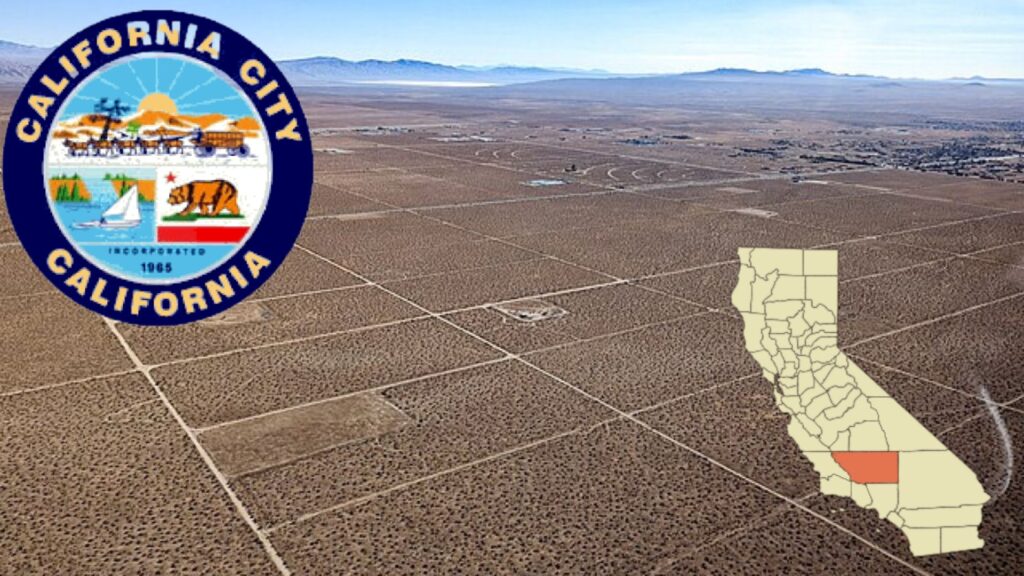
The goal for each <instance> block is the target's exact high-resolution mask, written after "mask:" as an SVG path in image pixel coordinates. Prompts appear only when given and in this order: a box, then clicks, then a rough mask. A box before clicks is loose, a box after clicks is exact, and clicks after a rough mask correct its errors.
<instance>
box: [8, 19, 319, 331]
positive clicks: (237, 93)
mask: <svg viewBox="0 0 1024 576" xmlns="http://www.w3.org/2000/svg"><path fill="white" fill-rule="evenodd" d="M3 178H4V191H5V196H6V200H7V207H8V212H9V213H10V219H11V223H12V224H13V225H14V229H15V231H16V232H17V234H18V237H19V239H20V240H21V243H22V244H23V245H24V247H25V250H27V251H28V254H29V256H31V258H32V261H33V262H35V264H36V266H38V267H39V269H40V270H42V272H43V274H44V275H45V276H46V277H47V278H48V279H49V280H50V281H51V282H53V284H54V285H55V286H57V288H59V289H60V290H61V291H62V292H64V293H65V294H67V295H68V296H69V297H71V298H72V299H73V300H75V301H76V302H78V303H80V304H81V305H83V306H85V307H87V308H89V309H91V310H93V311H95V312H98V313H100V314H102V315H104V316H107V317H108V318H112V319H115V320H119V321H122V322H129V323H133V324H181V323H185V322H192V321H195V320H199V319H202V318H205V317H208V316H211V315H213V314H217V313H219V312H222V311H224V310H226V309H227V308H229V307H231V306H233V305H234V304H237V303H239V302H241V301H242V300H243V299H244V298H246V297H247V296H248V295H250V294H252V292H253V291H254V290H256V289H257V288H258V287H259V286H260V285H262V284H263V283H264V282H266V280H267V279H268V278H269V277H270V276H271V274H273V272H274V270H276V269H277V267H278V266H279V265H280V264H281V262H282V261H283V260H284V259H285V257H286V256H287V254H288V252H289V251H290V250H291V248H292V246H293V244H294V243H295V240H296V238H297V237H298V234H299V230H300V229H301V228H302V223H303V220H304V219H305V216H306V211H307V209H308V207H309V197H310V192H311V189H312V183H313V155H312V149H311V146H310V142H309V129H308V126H307V125H306V120H305V118H304V116H303V114H302V109H301V107H300V105H299V101H298V99H297V98H296V96H295V92H294V91H293V90H292V88H291V87H290V86H289V85H288V83H287V81H286V80H285V78H284V76H283V74H282V73H281V71H280V70H279V69H278V68H277V66H276V65H275V64H274V62H273V61H272V60H271V59H270V58H269V57H267V56H266V55H265V54H264V53H263V52H262V51H261V50H260V49H259V48H257V47H256V46H255V45H253V44H252V43H251V42H249V41H248V40H246V39H245V38H244V37H242V36H240V35H239V34H237V33H236V32H234V31H232V30H231V29H229V28H227V27H225V26H224V25H222V24H220V23H218V22H214V21H212V20H209V19H206V18H202V17H200V16H196V15H193V14H186V13H182V12H171V11H162V10H158V11H141V12H134V13H130V14H124V15H121V16H116V17H113V18H110V19H107V20H104V21H102V22H100V23H98V24H95V25H93V26H90V27H89V28H86V29H85V30H83V31H81V32H80V33H78V34H76V35H75V36H74V37H72V38H71V39H69V40H67V41H66V42H64V43H63V44H62V45H60V46H59V47H58V48H57V49H56V50H54V52H53V53H52V54H51V55H50V56H49V57H48V58H47V59H46V60H45V61H44V62H43V63H42V65H40V67H39V69H38V70H36V72H35V74H33V75H32V78H31V79H30V80H29V81H28V84H27V85H26V87H25V89H24V90H23V92H22V94H21V96H20V98H19V99H18V101H17V103H16V104H15V106H14V108H13V112H12V115H11V118H10V122H9V123H8V128H7V140H6V143H5V145H4V160H3Z"/></svg>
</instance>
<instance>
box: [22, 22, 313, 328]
mask: <svg viewBox="0 0 1024 576" xmlns="http://www.w3.org/2000/svg"><path fill="white" fill-rule="evenodd" d="M155 52H162V53H170V54H181V55H184V56H188V57H191V58H194V59H197V60H199V61H201V62H204V63H207V64H209V65H211V66H213V67H215V68H217V69H219V70H220V71H222V72H223V73H224V74H226V75H228V76H229V77H230V78H231V79H232V80H234V81H235V82H236V83H237V84H238V86H239V87H240V88H241V89H242V91H243V92H244V93H245V94H246V96H247V97H248V98H249V100H250V101H251V102H252V104H253V107H254V108H255V109H256V111H257V113H258V114H259V116H260V120H261V121H262V122H263V125H264V127H265V128H266V132H267V136H268V139H269V146H270V149H271V156H272V159H271V175H272V181H271V184H270V192H269V198H268V200H267V204H266V206H265V208H264V211H263V216H262V218H261V219H260V221H259V222H257V223H256V225H255V230H253V231H252V232H251V233H250V235H249V238H248V239H247V240H246V241H245V242H244V244H242V245H241V246H240V248H239V249H238V250H237V251H236V252H235V253H234V254H233V255H232V256H231V257H230V258H228V259H227V260H226V261H225V262H223V263H221V264H220V265H219V266H217V267H216V268H214V269H212V270H210V271H208V272H206V273H204V274H202V275H200V276H198V277H195V278H191V279H189V280H184V281H180V282H176V283H170V284H146V283H140V282H137V281H134V280H130V279H126V278H121V277H118V276H115V275H112V274H109V273H107V272H105V271H103V270H101V269H99V268H97V267H96V266H94V265H92V264H91V263H90V262H89V261H88V260H87V259H86V258H85V257H84V256H83V255H82V254H80V253H79V252H78V251H77V250H76V249H75V247H74V246H73V245H72V244H71V243H70V242H69V241H68V239H67V238H66V237H65V236H64V234H63V233H62V232H61V230H60V227H59V225H58V223H57V222H56V220H55V219H54V217H53V215H52V213H51V211H50V207H49V204H48V202H49V201H48V199H47V192H46V190H45V182H44V178H43V174H42V170H43V165H44V158H45V154H46V153H47V151H46V143H47V140H48V138H47V136H48V134H49V133H50V130H51V128H52V124H53V122H54V121H55V120H56V118H55V117H56V114H57V111H58V110H60V108H61V106H62V104H63V103H64V101H65V99H66V98H67V97H68V96H69V95H70V94H71V93H72V92H73V91H74V89H75V87H76V86H78V85H79V84H80V83H81V82H82V81H83V80H85V79H86V78H87V77H88V76H89V75H90V74H91V73H92V72H94V71H96V70H99V69H100V68H103V67H104V66H106V65H107V64H110V63H112V62H114V61H117V60H120V59H122V58H125V57H129V56H133V55H140V54H146V53H155ZM3 166H4V171H3V182H4V193H5V197H6V201H7V209H8V212H9V214H10V218H11V223H12V224H13V226H14V229H15V232H16V233H17V235H18V238H19V240H20V241H21V243H22V245H23V246H24V248H25V250H26V251H27V252H28V254H29V256H30V258H31V259H32V261H33V262H34V263H35V265H36V266H37V267H38V268H39V269H40V270H41V271H42V272H43V274H44V275H45V276H46V277H47V279H49V280H50V282H52V283H53V284H54V285H55V286H56V287H57V288H58V289H59V290H60V291H61V292H63V293H64V294H66V295H67V296H68V297H70V298H71V299H73V300H75V301H76V302H78V303H79V304H81V305H83V306H85V307H86V308H88V309H90V310H92V311H94V312H97V313H99V314H102V315H103V316H106V317H108V318H111V319H114V320H117V321H121V322H126V323H131V324H143V325H174V324H183V323H186V322H193V321H196V320H200V319H203V318H206V317H209V316H212V315H214V314H217V313H220V312H222V311H224V310H226V309H227V308H229V307H231V306H233V305H235V304H237V303H239V302H241V301H242V300H243V299H245V298H246V297H248V296H249V295H250V294H252V293H253V292H254V291H255V290H256V289H257V288H259V287H260V286H261V285H262V284H263V283H264V282H266V280H267V279H268V278H269V277H270V276H271V275H272V274H273V273H274V271H275V270H276V269H277V268H278V266H280V265H281V263H282V262H283V261H284V259H285V258H286V257H287V255H288V253H289V252H290V251H291V248H292V246H293V245H294V244H295V240H296V239H297V238H298V235H299V232H300V231H301V229H302V224H303V221H304V220H305V217H306V212H307V210H308V209H309V200H310V194H311V191H312V186H313V152H312V146H311V143H310V133H309V126H308V125H307V123H306V119H305V116H304V114H303V113H302V107H301V105H300V103H299V100H298V97H297V96H296V95H295V92H294V90H293V89H292V88H291V86H290V85H289V84H288V82H287V80H286V79H285V77H284V75H283V74H282V73H281V71H280V70H279V69H278V67H277V65H276V64H274V62H273V60H272V59H271V58H270V57H269V56H267V55H266V54H265V53H263V51H262V50H260V49H259V48H257V47H256V46H255V45H254V44H252V43H251V42H249V41H248V40H247V39H246V38H245V37H243V36H241V35H240V34H238V33H236V32H234V31H233V30H231V29H230V28H227V27H226V26H224V25H222V24H220V23H217V22H215V21H213V20H210V19H208V18H204V17H202V16H198V15H195V14H189V13H185V12H176V11H168V10H145V11H139V12H132V13H127V14H122V15H119V16H114V17H112V18H108V19H106V20H103V21H101V22H98V23H96V24H93V25H92V26H89V27H88V28H86V29H84V30H82V31H81V32H79V33H77V34H75V35H74V36H72V37H71V38H70V39H68V40H67V41H65V42H64V43H62V44H61V45H60V46H58V47H57V48H56V49H55V50H54V51H53V53H51V54H50V55H49V56H48V57H47V58H46V60H44V61H43V63H42V64H41V65H40V66H39V68H38V69H37V70H36V72H35V73H34V74H33V75H32V77H31V78H30V79H29V81H28V83H27V84H26V86H25V88H24V89H23V91H22V93H21V96H20V97H19V98H18V100H17V102H16V103H15V105H14V108H13V110H12V112H11V118H10V122H9V123H8V127H7V137H6V141H5V144H4V151H3Z"/></svg>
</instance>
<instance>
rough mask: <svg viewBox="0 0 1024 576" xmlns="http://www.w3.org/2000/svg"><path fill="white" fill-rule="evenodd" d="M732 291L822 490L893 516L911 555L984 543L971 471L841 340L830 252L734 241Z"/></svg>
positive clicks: (983, 498) (981, 496)
mask: <svg viewBox="0 0 1024 576" xmlns="http://www.w3.org/2000/svg"><path fill="white" fill-rule="evenodd" d="M739 257H740V264H741V266H740V272H739V280H738V282H737V284H736V289H735V290H734V291H733V294H732V303H733V306H735V307H736V308H737V309H738V310H739V311H740V313H741V314H742V315H743V322H744V339H745V341H746V348H747V351H749V352H750V354H751V355H752V356H753V357H754V359H755V360H756V361H757V363H758V364H759V365H760V366H761V368H762V369H763V370H764V372H763V374H764V378H765V379H766V380H768V381H769V382H771V383H772V384H773V387H774V395H775V402H776V405H777V406H778V407H779V409H781V410H782V411H783V412H786V413H787V414H789V415H790V421H789V428H788V431H789V435H790V436H791V437H792V438H793V440H794V441H795V442H796V444H797V446H798V447H799V449H800V451H801V452H802V453H803V455H804V456H805V457H806V458H807V459H808V460H810V461H811V463H812V464H813V465H814V468H815V470H817V471H818V473H819V474H820V476H821V491H822V492H823V493H824V494H830V495H836V496H845V497H848V498H852V499H853V501H854V502H856V503H857V505H859V506H861V507H864V508H869V509H872V510H875V511H876V512H878V515H879V517H882V518H885V519H887V520H888V521H890V522H892V523H893V524H895V525H896V526H898V527H899V528H900V529H901V530H902V531H903V533H904V534H905V535H906V537H907V539H908V540H909V543H910V551H911V552H912V553H913V554H914V555H917V556H922V555H927V554H939V553H945V552H957V551H961V550H971V549H975V548H981V547H982V546H983V545H984V541H982V540H981V538H979V536H978V527H979V525H980V524H981V521H982V506H983V505H984V504H985V503H986V502H987V501H988V500H989V496H988V495H987V494H986V493H985V491H984V489H983V488H982V486H981V484H980V483H979V482H978V479H977V477H976V476H975V474H974V472H973V471H972V470H971V469H970V468H968V467H967V466H966V465H965V464H964V463H963V462H962V461H961V460H960V459H959V458H958V457H957V456H956V455H955V454H953V453H952V452H951V451H950V450H949V449H948V448H946V446H945V445H943V444H942V442H940V441H939V440H938V439H937V438H936V437H935V436H933V435H932V434H931V433H930V432H929V431H928V430H927V429H926V428H925V427H924V426H922V425H921V423H920V422H918V421H917V420H916V419H915V418H914V417H913V416H912V415H911V414H910V413H909V412H907V411H906V410H905V409H904V408H903V407H902V406H900V405H899V404H898V403H897V402H896V401H895V400H894V399H893V398H892V397H891V396H889V394H888V393H887V392H886V391H885V390H883V389H882V388H881V387H880V386H879V385H878V384H877V383H875V382H874V380H872V379H871V377H870V376H868V375H867V374H866V373H864V371H862V370H861V369H860V368H858V367H857V365H856V364H854V363H853V362H851V361H850V360H849V358H847V356H846V355H845V354H843V352H842V351H841V350H840V349H839V346H838V341H837V325H836V324H837V318H838V311H839V306H838V295H839V278H838V255H837V252H835V251H831V250H780V249H768V248H740V249H739Z"/></svg>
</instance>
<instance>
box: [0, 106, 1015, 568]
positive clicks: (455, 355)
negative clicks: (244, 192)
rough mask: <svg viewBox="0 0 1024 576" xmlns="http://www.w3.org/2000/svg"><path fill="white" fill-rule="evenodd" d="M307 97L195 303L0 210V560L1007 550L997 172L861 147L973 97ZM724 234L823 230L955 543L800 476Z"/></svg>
mask: <svg viewBox="0 0 1024 576" xmlns="http://www.w3.org/2000/svg"><path fill="white" fill-rule="evenodd" d="M14 96H15V95H14V94H5V95H4V96H3V98H2V102H3V106H4V108H5V109H4V110H3V111H2V112H3V116H4V117H6V115H7V110H9V106H10V102H11V100H12V99H13V97H14ZM303 103H304V106H305V108H306V112H307V115H308V117H309V118H310V121H311V124H312V126H313V128H315V132H316V133H315V137H314V147H315V148H316V150H317V153H316V184H315V187H314V190H313V199H312V204H311V206H310V210H309V216H308V220H307V223H306V225H305V228H304V230H303V233H302V236H301V237H300V239H299V242H298V245H297V246H296V248H295V249H294V250H293V252H292V254H291V256H290V257H289V260H288V261H287V262H286V263H285V264H284V266H283V268H282V269H281V270H280V271H279V272H278V273H277V275H276V276H275V277H274V278H272V279H271V281H270V282H269V283H268V284H267V285H266V286H264V287H263V288H262V289H261V290H260V291H259V293H258V294H257V295H256V296H255V297H253V298H251V299H250V300H249V301H247V302H246V303H244V304H242V305H240V306H238V307H237V308H235V309H234V310H232V311H231V312H230V313H228V314H226V315H224V316H222V317H219V318H216V319H214V320H210V321H205V322H200V323H197V324H193V325H188V326H183V327H178V328H172V329H166V328H164V329H153V328H141V327H137V326H131V325H124V324H113V323H108V322H106V321H104V319H102V318H100V317H98V316H95V315H93V314H91V313H89V312H86V311H84V310H83V309H80V308H79V307H77V306H76V305H75V304H73V303H72V302H70V301H69V300H67V299H66V298H64V297H63V296H61V295H60V294H58V293H57V292H56V290H54V289H53V288H51V286H50V285H49V284H48V282H47V281H46V280H45V279H44V278H43V277H42V275H41V274H40V273H38V272H37V271H36V269H35V268H34V267H33V266H32V264H31V263H30V262H29V260H28V258H27V257H26V255H25V253H24V251H23V250H22V248H21V247H20V245H19V243H18V240H17V238H16V236H15V234H14V232H13V230H12V229H11V226H10V223H9V221H8V220H7V218H6V213H5V212H3V210H2V209H0V268H2V269H3V270H4V272H5V273H4V274H3V275H2V276H0V334H2V337H3V340H4V342H5V343H6V345H5V347H4V353H3V354H0V430H2V432H0V573H3V574H30V573H38V574H76V573H82V574H86V573H91V574H97V573H101V574H108V573H140V574H141V573H145V574H156V573H166V574H278V573H293V574H330V573H352V574H406V573H410V574H411V573H467V574H498V573H520V574H548V573H551V574H554V573H564V574H612V573H634V574H635V573H645V574H693V573H701V574H730V575H734V574H764V573H779V572H787V573H794V574H795V573H801V574H804V573H805V574H818V573H832V574H914V573H917V574H968V573H974V574H981V573H985V574H1011V573H1015V572H1017V571H1018V569H1019V566H1020V562H1021V561H1022V560H1024V530H1022V526H1021V522H1020V518H1021V516H1020V510H1021V509H1022V507H1024V484H1022V482H1021V480H1020V473H1021V471H1022V470H1021V462H1020V460H1021V459H1020V457H1019V456H1020V453H1021V448H1022V447H1024V361H1022V360H1024V356H1022V354H1021V350H1022V345H1024V332H1022V331H1021V329H1020V325H1021V318H1022V317H1024V269H1022V268H1024V263H1022V259H1024V184H1019V183H1013V182H1000V181H995V180H984V179H979V178H969V177H963V176H954V175H949V174H944V173H937V172H918V171H908V170H902V169H896V168H893V167H892V166H896V165H898V161H899V154H894V155H889V156H886V155H885V153H881V154H882V155H881V156H879V155H878V154H875V155H870V154H868V155H857V151H863V150H866V149H871V150H877V149H883V151H884V150H890V151H891V150H894V149H895V148H896V147H899V146H904V148H905V147H908V146H914V145H915V144H914V143H915V142H918V143H924V144H925V145H927V144H928V143H931V142H936V141H939V140H942V139H946V138H954V139H955V138H958V137H968V136H969V134H970V133H971V131H973V130H976V129H977V127H976V126H951V125H948V124H943V125H942V127H936V126H935V125H934V124H933V125H924V124H922V123H920V122H918V121H917V120H914V119H910V118H904V117H901V118H894V117H893V116H892V115H889V114H880V115H878V116H877V117H870V116H865V114H863V113H858V114H856V118H853V117H851V118H845V119H844V118H842V117H841V115H838V114H823V115H814V116H813V117H812V116H803V117H802V116H800V115H799V114H795V113H776V112H756V113H755V112H736V111H714V110H706V109H703V110H688V109H686V108H683V107H676V106H669V105H662V106H655V105H636V106H629V105H625V104H621V103H619V104H615V103H608V102H582V101H565V102H552V101H549V100H546V99H528V98H524V97H522V96H521V95H519V94H508V95H504V96H502V95H499V94H496V95H493V96H492V97H484V96H464V95H463V93H462V92H459V91H455V92H444V91H430V90H422V91H421V90H406V89H393V90H392V89H381V88H366V87H363V88H358V89H356V88H353V89H349V90H336V91H328V90H320V91H316V92H306V93H305V94H303ZM996 120H998V119H996ZM4 128H5V127H4ZM877 142H889V143H891V144H892V146H891V147H889V148H885V147H884V146H882V147H881V148H879V147H878V146H876V143H877ZM900 143H902V144H900ZM901 149H903V148H901ZM537 180H559V181H562V182H563V183H561V184H557V185H550V184H551V182H548V183H547V184H548V185H538V184H541V183H538V182H534V181H537ZM530 183H533V184H534V185H529V184H530ZM7 193H12V191H7ZM741 246H771V247H793V248H810V247H817V248H831V249H836V250H838V251H839V258H840V276H841V284H840V307H841V317H840V325H839V328H840V335H841V344H842V346H843V347H844V348H845V349H846V351H847V352H848V353H849V355H850V356H851V357H852V358H854V359H855V360H856V361H857V362H858V363H859V364H860V365H861V366H862V367H863V368H864V369H865V370H867V371H868V372H869V373H870V375H871V376H872V377H873V378H874V379H875V380H877V381H878V382H879V383H880V384H881V385H882V386H883V387H885V388H886V389H887V390H888V391H889V392H890V393H891V394H892V395H893V396H894V397H895V398H896V399H897V400H898V401H899V402H901V403H902V404H903V405H904V406H905V407H907V408H908V409H909V410H910V411H911V412H912V413H913V414H914V415H915V416H916V417H917V418H918V419H919V420H920V421H921V422H922V423H923V424H924V425H925V426H926V427H927V428H928V429H929V430H931V431H932V432H933V433H935V434H936V435H937V436H938V437H939V438H940V439H941V440H942V441H943V442H944V443H946V445H947V446H949V447H950V448H951V449H952V450H953V451H955V452H956V454H957V455H958V456H960V457H961V458H962V459H963V460H964V461H965V462H966V463H968V465H970V466H971V467H972V468H973V469H974V470H975V471H976V473H977V474H978V477H979V479H980V480H981V481H982V483H983V485H984V486H985V487H986V489H987V490H988V491H989V492H990V493H991V494H992V495H993V501H992V502H991V503H990V504H989V505H988V506H987V507H986V508H985V512H984V513H985V517H984V522H983V524H982V530H981V533H982V537H983V538H984V539H985V540H986V546H985V547H984V548H983V549H982V550H978V551H972V552H966V553H961V554H953V555H942V556H932V557H921V558H915V557H913V556H911V555H910V554H909V552H908V550H907V546H906V542H905V540H904V538H903V536H902V534H901V533H900V532H899V530H897V529H896V528H895V527H894V526H892V525H890V524H889V523H887V522H885V521H883V520H880V519H878V518H877V517H875V515H874V513H873V512H870V511H865V510H862V509H860V508H858V507H856V506H855V505H854V504H853V503H852V502H851V501H849V500H844V499H841V498H835V497H825V496H821V495H819V493H818V489H817V480H818V476H817V474H816V473H815V472H814V470H813V469H812V467H811V465H810V464H809V463H808V462H806V461H804V460H803V459H802V458H801V457H800V455H799V453H798V452H797V449H796V446H795V445H794V444H793V442H792V441H791V439H790V438H789V436H788V435H787V433H786V424H787V417H786V416H785V415H784V414H782V413H781V412H779V411H778V410H777V409H776V408H775V406H774V403H773V400H772V394H771V389H770V386H769V385H768V384H767V383H766V382H764V381H763V380H762V379H761V376H760V370H759V369H758V368H757V366H756V365H755V364H754V362H753V360H751V359H750V358H749V355H748V354H747V353H746V352H745V350H744V349H743V339H742V336H741V328H742V322H741V320H740V319H739V318H738V316H737V313H736V311H735V310H734V309H733V308H732V307H731V306H730V303H729V295H730V293H731V291H732V288H733V286H734V283H735V278H736V271H737V260H736V249H737V247H741ZM986 393H987V394H989V395H990V397H991V402H992V404H986V400H985V394H986ZM993 412H994V413H996V414H998V415H999V418H998V419H996V418H994V417H993V415H992V414H993ZM997 422H1005V426H1006V427H1007V429H1008V432H1009V437H1010V439H1011V444H1012V446H1011V448H1012V450H1011V452H1010V454H1014V455H1016V456H1017V457H1016V458H1015V459H1012V460H1009V461H1008V459H1007V455H1006V451H1005V450H1004V446H1003V443H1002V440H1001V438H1002V436H1001V434H1000V431H999V429H998V424H997Z"/></svg>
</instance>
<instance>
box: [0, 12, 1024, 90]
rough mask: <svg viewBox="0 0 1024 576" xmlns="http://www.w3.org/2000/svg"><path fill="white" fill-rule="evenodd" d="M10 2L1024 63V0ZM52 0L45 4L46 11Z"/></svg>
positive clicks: (333, 44)
mask: <svg viewBox="0 0 1024 576" xmlns="http://www.w3.org/2000/svg"><path fill="white" fill-rule="evenodd" d="M45 5H46V7H45V9H41V7H40V3H38V2H30V1H26V0H10V1H6V2H3V3H0V38H2V39H6V40H11V41H15V42H22V43H30V44H37V45H53V44H55V43H56V42H58V41H60V40H62V39H63V38H65V37H66V36H68V35H70V34H72V33H73V32H75V31H77V30H78V29H80V28H82V27H84V26H85V25H86V24H88V23H91V22H93V21H96V20H99V19H101V18H103V17H106V16H109V15H113V14H115V13H118V12H124V11H128V10H133V9H139V8H145V7H155V8H159V7H163V8H168V7H173V8H175V9H178V10H183V11H188V12H195V13H198V14H203V15H205V16H209V17H212V18H214V19H217V20H220V21H222V22H224V23H226V24H228V25H229V26H231V27H233V28H235V29H236V30H238V31H239V32H241V33H243V34H245V35H246V36H248V37H249V38H250V39H252V40H253V41H255V42H257V43H258V44H259V45H261V46H262V47H263V48H264V49H265V50H266V51H267V52H268V53H270V55H271V56H273V57H274V58H278V59H283V58H298V57H305V56H311V55H329V56H338V57H342V58H348V59H366V58H380V59H388V60H390V59H396V58H415V59H422V60H430V61H434V62H441V63H445V64H471V65H492V64H518V65H536V66H554V67H574V68H603V69H607V70H611V71H615V72H629V73H643V72H658V73H664V72H681V71H691V70H705V69H709V68H716V67H722V66H726V67H746V68H755V69H789V68H805V67H820V68H825V69H828V70H831V71H835V72H846V73H873V74H883V75H888V76H896V77H920V78H942V77H950V76H969V75H975V74H979V75H985V76H995V77H1005V76H1012V77H1024V0H1000V1H995V0H977V1H971V2H967V1H966V0H931V1H919V0H908V1H899V0H889V1H881V0H857V1H844V2H839V1H833V2H828V1H818V2H813V1H794V0H764V1H758V2H754V1H750V0H733V1H729V0H718V1H685V0H618V1H610V0H589V1H580V0H543V1H538V0H517V1H513V2H500V1H494V0H483V1H479V2H471V1H467V0H448V1H443V2H441V1H436V2H423V1H417V0H398V1H391V2H388V1H386V0H378V1H361V2H329V1H325V0H312V1H302V0H296V1H293V2H288V3H283V2H271V1H268V0H216V1H209V0H206V1H203V2H166V1H165V2H148V1H133V2H127V1H121V0H104V1H103V2H82V1H81V0H51V1H48V2H46V3H45ZM41 13H45V17H41Z"/></svg>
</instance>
